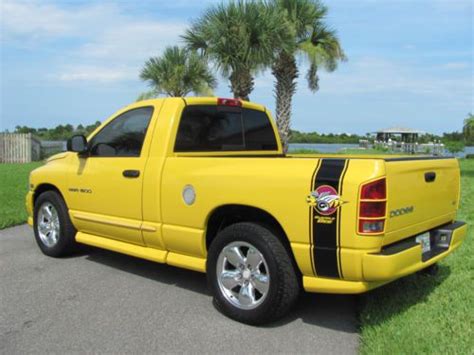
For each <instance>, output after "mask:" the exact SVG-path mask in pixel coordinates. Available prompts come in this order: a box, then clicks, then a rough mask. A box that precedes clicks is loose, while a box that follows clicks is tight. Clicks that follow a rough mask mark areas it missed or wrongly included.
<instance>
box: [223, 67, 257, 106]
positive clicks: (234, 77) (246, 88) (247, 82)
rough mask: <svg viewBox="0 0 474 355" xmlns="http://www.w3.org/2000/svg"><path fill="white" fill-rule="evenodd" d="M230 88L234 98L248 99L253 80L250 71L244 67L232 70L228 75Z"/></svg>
mask: <svg viewBox="0 0 474 355" xmlns="http://www.w3.org/2000/svg"><path fill="white" fill-rule="evenodd" d="M229 80H230V90H231V91H232V93H233V94H234V97H235V98H236V99H242V100H246V101H249V99H250V93H251V92H252V91H253V88H254V81H253V77H252V74H250V71H248V70H245V69H237V70H234V71H233V72H232V74H231V75H230V77H229Z"/></svg>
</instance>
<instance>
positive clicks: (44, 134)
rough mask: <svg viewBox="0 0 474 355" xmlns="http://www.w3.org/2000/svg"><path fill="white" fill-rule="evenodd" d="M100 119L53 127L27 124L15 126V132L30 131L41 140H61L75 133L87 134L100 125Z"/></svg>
mask: <svg viewBox="0 0 474 355" xmlns="http://www.w3.org/2000/svg"><path fill="white" fill-rule="evenodd" d="M100 124H101V123H100V121H96V122H95V123H93V124H91V125H87V126H84V125H82V124H80V125H77V126H75V127H74V126H73V125H71V124H66V125H62V124H60V125H58V126H56V127H54V128H32V127H28V126H16V127H15V133H31V134H32V135H34V136H35V137H37V138H39V139H41V140H48V141H63V140H67V139H68V138H70V137H71V136H73V135H75V134H83V135H85V136H87V135H89V134H90V133H91V132H92V131H93V130H95V129H96V128H97V127H99V125H100Z"/></svg>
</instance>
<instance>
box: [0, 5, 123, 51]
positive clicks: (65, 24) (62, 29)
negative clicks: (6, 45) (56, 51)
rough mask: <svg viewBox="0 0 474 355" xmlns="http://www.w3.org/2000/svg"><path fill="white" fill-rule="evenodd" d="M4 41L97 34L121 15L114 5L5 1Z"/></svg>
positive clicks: (2, 8) (3, 16) (3, 12)
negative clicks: (61, 5)
mask: <svg viewBox="0 0 474 355" xmlns="http://www.w3.org/2000/svg"><path fill="white" fill-rule="evenodd" d="M1 10H2V21H1V29H2V40H4V41H27V42H36V41H39V40H46V39H57V38H65V37H84V36H88V35H91V34H93V33H94V32H96V31H97V30H99V29H100V27H101V26H102V25H103V21H104V20H105V22H106V23H107V22H108V23H110V22H111V18H114V17H115V16H119V13H118V8H117V7H116V6H115V5H113V4H105V5H101V4H98V5H87V6H78V7H69V8H60V7H58V6H57V5H53V4H51V3H48V2H44V1H43V2H41V1H34V0H26V1H13V0H2V4H1Z"/></svg>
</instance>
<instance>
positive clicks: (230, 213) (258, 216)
mask: <svg viewBox="0 0 474 355" xmlns="http://www.w3.org/2000/svg"><path fill="white" fill-rule="evenodd" d="M239 222H255V223H258V224H262V225H264V226H265V227H267V228H268V229H270V230H271V231H272V232H273V233H274V234H275V236H277V237H278V239H280V241H281V242H282V243H283V245H284V247H285V248H286V250H287V252H288V255H290V257H291V259H292V261H293V265H294V267H295V270H297V271H298V272H299V268H298V266H297V264H296V261H295V258H294V255H293V252H292V250H291V246H290V242H289V240H288V237H287V235H286V233H285V231H284V230H283V228H282V226H281V225H280V223H279V222H278V221H277V220H276V218H275V217H273V216H272V215H271V214H270V213H268V212H267V211H264V210H262V209H260V208H256V207H251V206H245V205H225V206H221V207H218V208H216V209H215V210H214V211H213V212H212V214H211V216H210V217H209V219H208V222H207V229H206V249H207V250H209V246H210V245H211V243H212V241H213V240H214V238H215V237H216V236H217V234H218V233H219V232H220V231H221V230H223V229H224V228H226V227H228V226H230V225H232V224H235V223H239Z"/></svg>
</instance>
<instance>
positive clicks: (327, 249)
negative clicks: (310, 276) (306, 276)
mask: <svg viewBox="0 0 474 355" xmlns="http://www.w3.org/2000/svg"><path fill="white" fill-rule="evenodd" d="M345 166H346V159H322V160H321V166H320V168H319V170H318V172H317V174H316V178H315V180H314V184H313V191H314V190H316V189H317V188H318V187H319V186H322V185H329V186H331V187H333V188H334V189H335V190H336V191H337V193H338V194H339V187H340V186H339V185H340V184H339V182H340V180H341V177H342V174H343V172H344V168H345ZM313 210H314V211H313V218H312V224H313V236H312V237H313V259H314V266H315V269H316V274H317V275H318V276H326V277H335V278H340V277H341V275H340V273H339V264H338V224H339V219H340V218H339V213H340V211H339V210H340V209H339V208H338V209H337V210H336V212H335V213H333V214H332V215H331V216H323V215H321V214H320V213H319V212H318V210H317V209H313ZM315 217H316V218H315ZM317 217H329V218H334V220H333V221H332V223H318V221H317Z"/></svg>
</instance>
